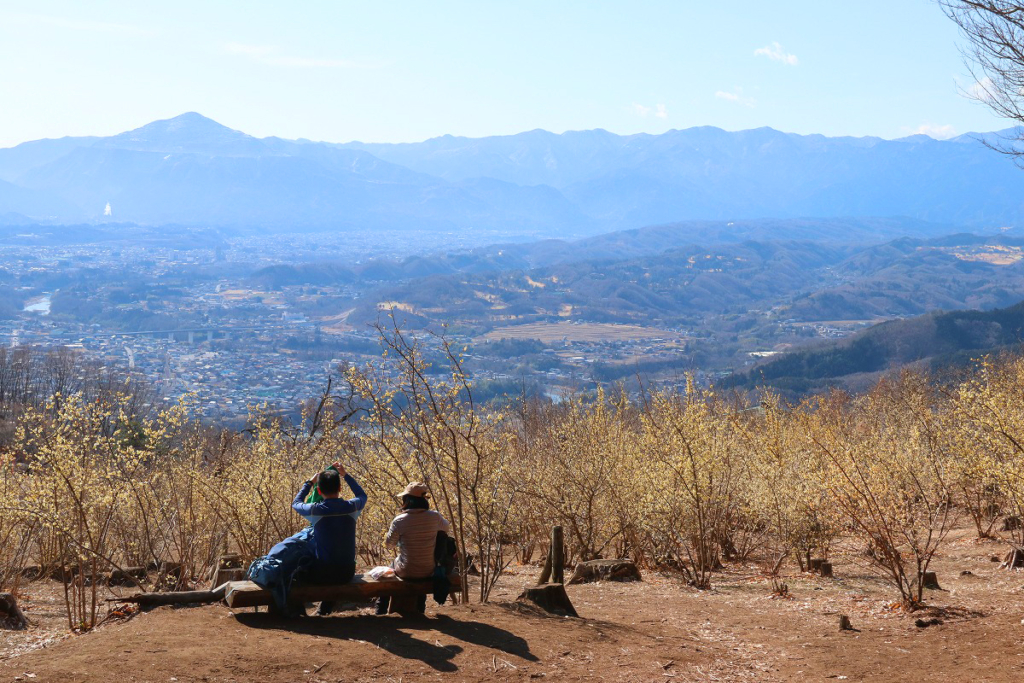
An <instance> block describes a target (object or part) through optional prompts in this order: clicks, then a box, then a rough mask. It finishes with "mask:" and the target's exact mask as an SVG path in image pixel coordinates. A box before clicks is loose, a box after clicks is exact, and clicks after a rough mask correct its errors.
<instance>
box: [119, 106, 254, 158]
mask: <svg viewBox="0 0 1024 683" xmlns="http://www.w3.org/2000/svg"><path fill="white" fill-rule="evenodd" d="M99 146H103V147H116V148H118V149H131V150H135V151H148V152H182V151H203V152H208V153H217V154H229V155H230V154H252V153H254V152H256V151H257V150H258V148H259V147H261V146H262V143H261V142H260V141H259V140H258V139H256V138H254V137H252V136H251V135H247V134H245V133H243V132H242V131H239V130H234V129H233V128H228V127H227V126H225V125H223V124H220V123H217V122H216V121H214V120H213V119H210V118H207V117H205V116H203V115H202V114H199V113H197V112H194V111H190V112H186V113H184V114H179V115H178V116H175V117H174V118H170V119H162V120H159V121H153V122H152V123H147V124H146V125H144V126H141V127H139V128H136V129H134V130H129V131H126V132H124V133H121V134H120V135H115V136H113V137H111V138H107V139H106V140H103V141H102V142H101V143H99Z"/></svg>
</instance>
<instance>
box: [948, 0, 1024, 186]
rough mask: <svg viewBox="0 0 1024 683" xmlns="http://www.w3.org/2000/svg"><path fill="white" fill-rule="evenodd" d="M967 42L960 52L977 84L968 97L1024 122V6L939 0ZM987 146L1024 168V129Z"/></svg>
mask: <svg viewBox="0 0 1024 683" xmlns="http://www.w3.org/2000/svg"><path fill="white" fill-rule="evenodd" d="M936 2H938V4H939V6H940V7H941V8H942V11H943V12H945V14H946V16H948V17H949V18H950V19H952V20H953V21H954V22H955V23H956V25H957V26H958V27H959V28H960V33H961V35H962V36H963V37H964V39H965V40H966V44H964V45H962V46H961V48H960V52H961V54H962V55H963V59H964V64H965V66H966V67H967V70H968V72H969V73H970V74H971V76H972V77H973V79H974V84H973V85H972V86H970V87H969V88H966V89H964V90H963V93H964V94H965V95H966V96H967V97H969V98H971V99H973V100H976V101H978V102H981V103H983V104H985V105H986V106H988V107H989V109H991V110H992V112H993V113H995V114H996V115H997V116H999V117H1000V118H1004V119H1009V120H1011V121H1014V122H1016V123H1017V124H1024V3H1020V2H1006V1H1005V0H936ZM981 142H982V143H984V144H985V145H986V146H987V147H989V148H991V149H993V150H996V151H997V152H1000V153H1002V154H1006V155H1007V156H1009V157H1011V158H1013V160H1014V163H1016V164H1017V165H1018V166H1019V167H1021V168H1024V128H1021V127H1020V126H1019V125H1018V127H1016V128H1015V129H1014V132H1013V133H1012V134H1008V135H1005V136H1002V137H1001V138H998V139H985V138H982V140H981Z"/></svg>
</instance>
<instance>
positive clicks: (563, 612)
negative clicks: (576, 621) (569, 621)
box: [516, 583, 580, 617]
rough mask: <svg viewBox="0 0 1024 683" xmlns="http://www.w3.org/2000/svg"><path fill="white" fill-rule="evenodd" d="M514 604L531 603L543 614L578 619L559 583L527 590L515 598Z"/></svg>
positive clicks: (563, 587)
mask: <svg viewBox="0 0 1024 683" xmlns="http://www.w3.org/2000/svg"><path fill="white" fill-rule="evenodd" d="M516 602H532V603H533V604H535V605H537V607H540V608H541V609H542V610H544V611H545V612H548V613H550V614H557V615H559V616H563V617H579V616H580V615H579V614H577V613H576V608H575V607H573V606H572V602H570V600H569V595H568V594H567V593H566V592H565V586H564V585H562V584H560V583H545V584H543V585H540V586H534V587H532V588H527V589H526V590H525V591H523V592H522V594H521V595H520V596H519V597H518V598H516Z"/></svg>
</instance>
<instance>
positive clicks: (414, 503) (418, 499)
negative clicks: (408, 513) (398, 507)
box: [402, 493, 430, 510]
mask: <svg viewBox="0 0 1024 683" xmlns="http://www.w3.org/2000/svg"><path fill="white" fill-rule="evenodd" d="M402 509H403V510H429V509H430V501H429V500H427V498H426V496H410V495H409V494H408V493H407V494H405V495H404V496H402Z"/></svg>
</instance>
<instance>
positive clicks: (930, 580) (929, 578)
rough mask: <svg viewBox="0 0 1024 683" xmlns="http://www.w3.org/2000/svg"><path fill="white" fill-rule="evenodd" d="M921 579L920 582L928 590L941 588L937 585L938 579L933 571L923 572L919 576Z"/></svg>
mask: <svg viewBox="0 0 1024 683" xmlns="http://www.w3.org/2000/svg"><path fill="white" fill-rule="evenodd" d="M921 579H922V580H921V584H922V585H923V586H924V587H925V588H927V589H928V590H933V591H940V590H942V588H941V587H940V586H939V579H938V577H936V576H935V572H925V573H924V576H923V577H921Z"/></svg>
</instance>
